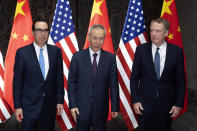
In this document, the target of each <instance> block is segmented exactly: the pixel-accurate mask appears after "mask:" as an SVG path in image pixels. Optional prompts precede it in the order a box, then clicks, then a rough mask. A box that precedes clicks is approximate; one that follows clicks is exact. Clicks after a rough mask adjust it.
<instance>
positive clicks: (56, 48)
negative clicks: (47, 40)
mask: <svg viewBox="0 0 197 131" xmlns="http://www.w3.org/2000/svg"><path fill="white" fill-rule="evenodd" d="M47 48H49V49H52V50H57V51H61V49H60V48H59V47H57V46H55V45H51V44H47Z"/></svg>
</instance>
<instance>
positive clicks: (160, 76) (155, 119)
mask: <svg viewBox="0 0 197 131" xmlns="http://www.w3.org/2000/svg"><path fill="white" fill-rule="evenodd" d="M168 30H169V22H168V21H167V20H165V19H162V18H158V19H155V20H152V22H151V25H150V36H151V41H152V43H145V44H143V45H140V46H138V47H137V49H136V53H135V58H134V63H133V68H132V74H131V84H130V87H131V96H132V102H133V107H134V111H135V113H136V114H138V115H139V129H140V131H170V130H171V121H172V118H171V117H176V116H177V115H178V114H179V113H180V111H181V108H183V106H184V98H185V97H184V96H185V88H186V81H185V71H184V57H183V50H182V48H180V47H178V46H176V45H172V44H169V43H167V42H166V41H165V37H167V36H168Z"/></svg>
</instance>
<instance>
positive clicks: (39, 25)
mask: <svg viewBox="0 0 197 131" xmlns="http://www.w3.org/2000/svg"><path fill="white" fill-rule="evenodd" d="M35 28H48V24H47V23H46V22H44V21H37V22H36V23H35Z"/></svg>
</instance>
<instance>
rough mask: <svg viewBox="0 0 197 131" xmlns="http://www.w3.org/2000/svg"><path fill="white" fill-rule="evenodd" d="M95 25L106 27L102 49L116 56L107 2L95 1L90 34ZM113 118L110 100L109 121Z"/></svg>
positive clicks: (85, 46)
mask: <svg viewBox="0 0 197 131" xmlns="http://www.w3.org/2000/svg"><path fill="white" fill-rule="evenodd" d="M94 24H101V25H103V26H104V27H105V30H106V36H105V40H104V44H103V46H102V49H103V50H105V51H108V52H111V53H113V54H114V48H113V43H112V37H111V29H110V25H109V19H108V12H107V6H106V0H94V3H93V7H92V14H91V17H90V23H89V27H88V32H89V29H90V27H91V26H92V25H94ZM88 47H89V41H88V35H87V37H86V42H85V45H84V49H86V48H88ZM111 118H112V117H111V102H110V99H109V114H108V120H111Z"/></svg>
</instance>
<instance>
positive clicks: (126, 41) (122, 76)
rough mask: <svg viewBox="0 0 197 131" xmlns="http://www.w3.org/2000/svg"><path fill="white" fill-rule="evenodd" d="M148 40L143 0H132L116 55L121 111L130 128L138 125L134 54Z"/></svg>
mask: <svg viewBox="0 0 197 131" xmlns="http://www.w3.org/2000/svg"><path fill="white" fill-rule="evenodd" d="M147 41H148V39H147V36H146V33H145V20H144V16H143V10H142V3H141V0H130V3H129V6H128V11H127V16H126V19H125V24H124V28H123V31H122V36H121V39H120V44H119V48H118V51H117V56H116V60H117V68H118V82H119V92H120V100H121V101H120V105H121V106H120V111H121V114H122V116H123V119H124V121H125V123H126V125H127V127H128V128H129V129H133V128H136V127H138V123H137V119H136V116H135V114H134V112H133V109H132V108H133V107H132V102H131V93H132V92H130V76H131V73H132V71H131V69H132V65H133V60H134V54H135V50H136V47H137V46H138V45H140V44H142V43H146V42H147Z"/></svg>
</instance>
